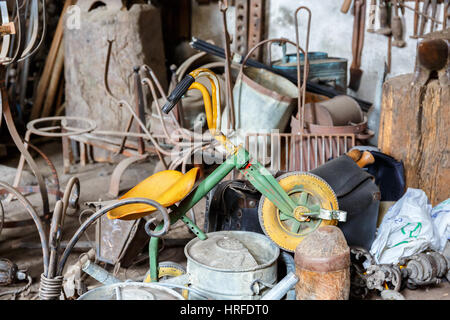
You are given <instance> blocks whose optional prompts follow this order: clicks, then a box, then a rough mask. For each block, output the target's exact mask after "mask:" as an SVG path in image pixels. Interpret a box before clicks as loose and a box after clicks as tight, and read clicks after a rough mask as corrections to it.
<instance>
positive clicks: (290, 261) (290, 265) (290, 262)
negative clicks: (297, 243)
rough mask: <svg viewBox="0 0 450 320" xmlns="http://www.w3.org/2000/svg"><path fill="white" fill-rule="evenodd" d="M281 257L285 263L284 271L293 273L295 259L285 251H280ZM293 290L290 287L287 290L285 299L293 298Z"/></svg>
mask: <svg viewBox="0 0 450 320" xmlns="http://www.w3.org/2000/svg"><path fill="white" fill-rule="evenodd" d="M280 256H281V259H282V260H283V262H284V264H285V265H286V273H287V274H289V273H294V274H295V261H294V257H292V255H290V254H289V253H287V252H286V251H282V252H281V255H280ZM295 299H296V298H295V290H294V289H291V290H289V291H288V293H287V296H286V300H295Z"/></svg>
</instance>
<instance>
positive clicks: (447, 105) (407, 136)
mask: <svg viewBox="0 0 450 320" xmlns="http://www.w3.org/2000/svg"><path fill="white" fill-rule="evenodd" d="M412 78H413V75H412V74H407V75H401V76H398V77H394V78H391V79H389V80H388V81H386V82H385V84H384V86H383V99H382V109H381V118H380V127H379V138H378V146H379V148H380V149H381V151H382V152H384V153H386V154H388V155H390V156H392V157H394V158H396V159H397V160H401V161H403V164H404V166H405V178H406V185H407V187H411V188H419V189H422V190H424V191H425V193H426V194H427V196H428V198H429V199H430V201H431V203H432V204H433V205H436V204H438V203H439V202H441V201H443V200H445V199H447V198H449V197H450V192H449V185H450V162H449V155H450V146H449V128H450V100H449V98H450V87H449V86H441V85H440V84H439V82H438V81H437V80H431V81H430V82H429V83H428V85H427V86H425V87H420V86H413V85H412V84H411V81H412Z"/></svg>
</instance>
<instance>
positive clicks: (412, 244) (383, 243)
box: [370, 188, 439, 264]
mask: <svg viewBox="0 0 450 320" xmlns="http://www.w3.org/2000/svg"><path fill="white" fill-rule="evenodd" d="M436 233H437V232H436V231H435V226H434V225H433V220H432V219H431V205H430V204H428V198H427V196H426V194H425V192H423V191H422V190H420V189H412V188H408V190H407V191H406V193H405V194H404V195H403V197H402V198H401V199H400V200H398V201H397V202H396V203H395V204H394V205H393V206H392V207H391V208H390V209H389V210H388V212H387V213H386V215H385V216H384V218H383V221H382V222H381V224H380V227H379V228H378V233H377V236H376V238H375V241H374V242H373V244H372V247H371V249H370V253H371V254H372V255H373V256H374V258H375V260H376V262H377V263H378V264H390V263H394V264H395V263H397V262H398V260H399V259H400V258H402V257H407V256H410V255H413V254H415V253H419V252H422V251H424V250H426V249H428V248H430V249H433V250H438V249H439V237H438V235H437V234H436Z"/></svg>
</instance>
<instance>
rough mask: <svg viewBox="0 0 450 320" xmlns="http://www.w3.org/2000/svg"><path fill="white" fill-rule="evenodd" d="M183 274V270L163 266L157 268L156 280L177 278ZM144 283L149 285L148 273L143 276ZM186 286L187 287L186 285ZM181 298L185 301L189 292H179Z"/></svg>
mask: <svg viewBox="0 0 450 320" xmlns="http://www.w3.org/2000/svg"><path fill="white" fill-rule="evenodd" d="M183 274H185V272H184V270H182V269H179V268H177V267H176V266H164V264H162V265H160V266H159V269H158V279H162V278H164V277H170V278H173V277H179V276H182V275H183ZM143 282H145V283H150V271H148V272H147V273H146V274H145V278H144V281H143ZM186 286H187V285H186ZM181 294H182V296H183V298H185V299H186V300H187V299H188V298H189V291H188V290H183V291H182V292H181Z"/></svg>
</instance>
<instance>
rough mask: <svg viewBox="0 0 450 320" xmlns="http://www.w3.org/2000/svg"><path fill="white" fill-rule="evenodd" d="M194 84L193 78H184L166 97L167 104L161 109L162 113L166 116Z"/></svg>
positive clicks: (188, 76) (189, 76)
mask: <svg viewBox="0 0 450 320" xmlns="http://www.w3.org/2000/svg"><path fill="white" fill-rule="evenodd" d="M194 82H195V78H194V77H193V76H191V75H189V74H188V75H187V76H185V77H184V78H183V80H181V81H180V82H179V83H178V84H177V86H176V87H175V89H173V91H172V92H171V93H170V95H169V96H168V97H167V102H166V103H165V104H164V106H163V107H162V111H163V112H164V113H166V114H168V113H169V112H170V111H171V110H172V109H173V108H174V107H175V106H176V105H177V103H178V101H180V99H181V98H182V97H183V95H184V94H185V93H186V92H187V91H188V89H189V87H190V86H191V84H193V83H194Z"/></svg>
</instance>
